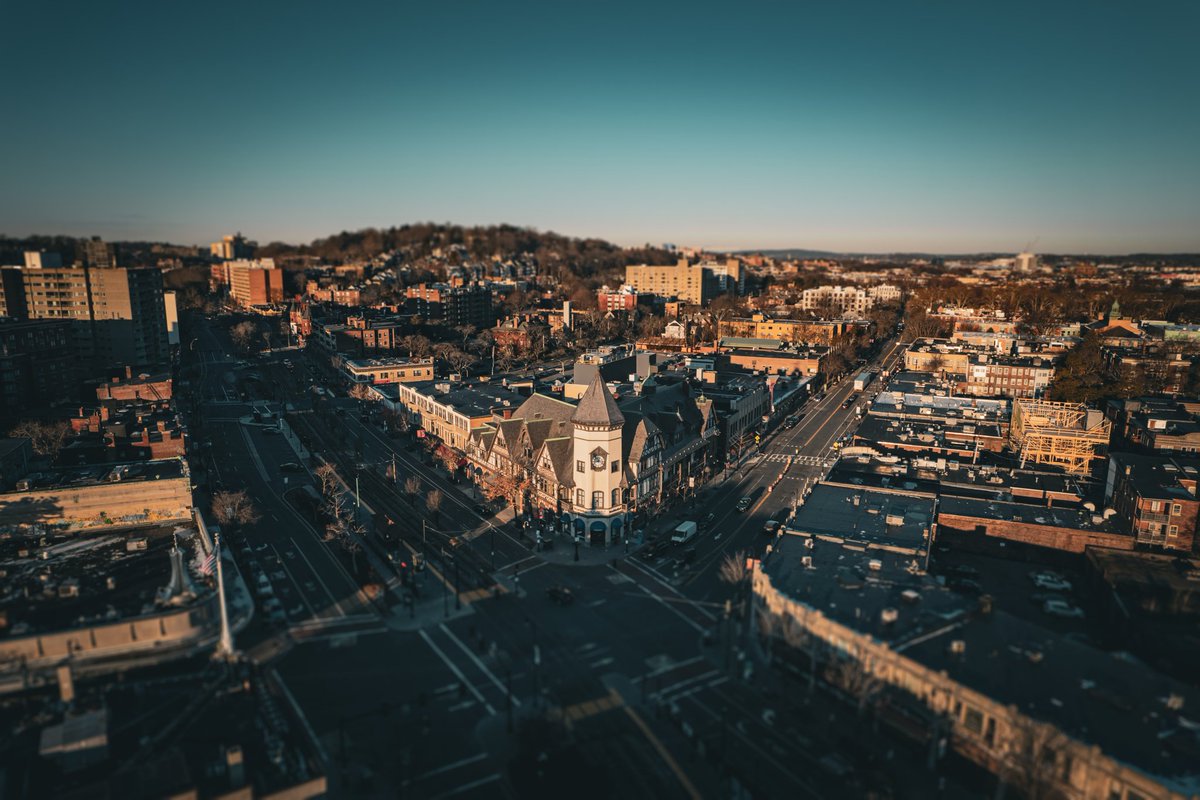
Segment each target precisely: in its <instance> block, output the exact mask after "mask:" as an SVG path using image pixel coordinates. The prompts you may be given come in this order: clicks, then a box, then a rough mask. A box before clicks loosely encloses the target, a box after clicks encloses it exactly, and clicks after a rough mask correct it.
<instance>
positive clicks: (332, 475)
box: [313, 463, 340, 497]
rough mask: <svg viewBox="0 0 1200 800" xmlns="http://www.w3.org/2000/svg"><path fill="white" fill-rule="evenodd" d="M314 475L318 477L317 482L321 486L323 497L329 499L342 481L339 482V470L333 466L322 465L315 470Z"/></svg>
mask: <svg viewBox="0 0 1200 800" xmlns="http://www.w3.org/2000/svg"><path fill="white" fill-rule="evenodd" d="M313 474H314V475H316V476H317V481H318V482H319V483H320V484H321V496H322V497H328V496H329V495H330V494H331V493H332V492H333V491H334V490H335V489H337V488H338V485H339V483H340V481H339V480H338V474H337V468H336V467H335V466H333V464H329V463H325V464H322V465H321V466H319V467H317V468H316V469H315V470H313Z"/></svg>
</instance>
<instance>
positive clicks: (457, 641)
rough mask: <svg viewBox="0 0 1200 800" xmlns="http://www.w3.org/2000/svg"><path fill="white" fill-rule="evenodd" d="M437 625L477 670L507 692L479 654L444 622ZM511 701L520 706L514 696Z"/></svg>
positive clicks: (503, 691) (519, 702)
mask: <svg viewBox="0 0 1200 800" xmlns="http://www.w3.org/2000/svg"><path fill="white" fill-rule="evenodd" d="M438 627H439V628H441V629H442V632H443V633H445V634H446V635H447V636H449V637H450V641H452V642H454V643H455V644H456V645H458V649H459V650H462V651H463V653H465V654H466V656H467V658H469V659H471V661H473V662H474V663H475V666H476V667H478V668H479V671H480V672H482V673H483V674H484V675H485V676H487V679H488V680H490V681H491V682H492V683H494V684H495V685H496V688H497V689H499V690H500V691H501V692H502V693H504V694H507V693H508V690H507V689H506V688H505V686H504V684H503V683H501V682H500V679H499V678H497V677H496V676H495V675H493V674H492V671H491V670H490V669H488V668H487V665H485V664H484V663H483V662H482V661H480V660H479V656H477V655H475V654H474V653H472V652H471V648H469V647H467V646H466V645H465V644H463V643H462V640H461V639H459V638H458V637H457V636H455V635H454V633H453V632H451V630H450V629H449V628H447V627H446V623H444V622H443V623H442V624H441V625H439V626H438ZM512 703H513V705H514V706H517V707H520V705H521V701H520V700H518V699H517V698H515V697H514V698H513V699H512Z"/></svg>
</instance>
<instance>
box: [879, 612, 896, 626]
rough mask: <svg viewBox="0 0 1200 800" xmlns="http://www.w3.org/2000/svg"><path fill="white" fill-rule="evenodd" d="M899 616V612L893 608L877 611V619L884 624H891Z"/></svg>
mask: <svg viewBox="0 0 1200 800" xmlns="http://www.w3.org/2000/svg"><path fill="white" fill-rule="evenodd" d="M899 618H900V612H899V611H897V610H896V609H894V608H885V609H883V611H880V612H879V620H880V621H881V622H882V623H883V624H884V625H891V624H892V623H893V622H895V621H896V620H898V619H899Z"/></svg>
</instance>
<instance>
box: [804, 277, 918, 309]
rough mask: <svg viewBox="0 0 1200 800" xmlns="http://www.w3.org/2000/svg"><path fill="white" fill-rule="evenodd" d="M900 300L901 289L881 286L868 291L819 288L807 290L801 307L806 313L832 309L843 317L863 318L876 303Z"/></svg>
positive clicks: (888, 285)
mask: <svg viewBox="0 0 1200 800" xmlns="http://www.w3.org/2000/svg"><path fill="white" fill-rule="evenodd" d="M899 299H900V287H899V286H893V285H891V284H887V283H884V284H880V285H878V286H871V287H869V288H867V289H860V288H858V287H857V286H818V287H816V288H814V289H805V290H804V291H803V292H802V293H801V295H800V307H801V308H802V309H804V310H805V311H816V310H822V311H823V310H825V309H827V308H828V309H832V310H834V311H837V312H838V313H841V314H843V315H855V316H861V315H863V314H865V313H867V312H868V311H870V310H871V309H872V308H874V307H875V304H876V303H891V302H895V301H897V300H899Z"/></svg>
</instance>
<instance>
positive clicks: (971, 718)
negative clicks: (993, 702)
mask: <svg viewBox="0 0 1200 800" xmlns="http://www.w3.org/2000/svg"><path fill="white" fill-rule="evenodd" d="M963 725H964V726H966V729H967V730H969V731H970V732H971V733H982V732H983V712H982V711H976V710H975V709H973V708H968V709H967V714H966V716H965V717H963Z"/></svg>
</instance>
